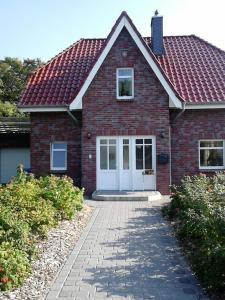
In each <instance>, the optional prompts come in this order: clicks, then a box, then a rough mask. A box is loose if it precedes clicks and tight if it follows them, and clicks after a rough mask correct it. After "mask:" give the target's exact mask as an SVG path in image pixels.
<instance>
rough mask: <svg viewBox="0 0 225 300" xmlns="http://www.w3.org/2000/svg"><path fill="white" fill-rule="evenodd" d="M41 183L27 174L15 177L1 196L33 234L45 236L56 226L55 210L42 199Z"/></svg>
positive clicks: (3, 201) (2, 201)
mask: <svg viewBox="0 0 225 300" xmlns="http://www.w3.org/2000/svg"><path fill="white" fill-rule="evenodd" d="M40 195H41V189H40V187H39V181H38V180H37V179H35V178H34V176H30V175H27V174H25V173H22V174H19V175H18V176H17V177H15V178H14V179H13V180H12V181H11V182H10V183H9V184H8V185H6V187H5V188H4V189H3V191H2V193H1V194H0V201H1V203H3V204H4V205H6V206H8V207H10V209H11V211H12V212H15V213H16V215H17V217H18V218H19V220H21V221H24V222H26V223H27V224H28V225H29V227H30V230H31V231H32V233H33V234H36V235H39V236H45V235H46V233H47V231H48V229H49V228H51V227H53V226H54V225H56V220H55V209H54V207H53V206H52V203H51V202H50V201H46V200H44V199H42V198H41V197H40Z"/></svg>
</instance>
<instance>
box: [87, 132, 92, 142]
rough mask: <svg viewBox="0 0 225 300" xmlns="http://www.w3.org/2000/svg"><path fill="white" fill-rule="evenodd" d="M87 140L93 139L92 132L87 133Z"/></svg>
mask: <svg viewBox="0 0 225 300" xmlns="http://www.w3.org/2000/svg"><path fill="white" fill-rule="evenodd" d="M87 138H88V139H89V140H90V138H91V133H90V132H88V133H87Z"/></svg>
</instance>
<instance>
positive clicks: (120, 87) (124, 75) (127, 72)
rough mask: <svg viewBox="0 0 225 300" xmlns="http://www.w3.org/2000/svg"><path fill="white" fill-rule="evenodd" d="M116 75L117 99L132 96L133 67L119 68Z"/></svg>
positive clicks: (130, 97)
mask: <svg viewBox="0 0 225 300" xmlns="http://www.w3.org/2000/svg"><path fill="white" fill-rule="evenodd" d="M116 77H117V99H132V98H134V69H133V68H119V69H117V73H116Z"/></svg>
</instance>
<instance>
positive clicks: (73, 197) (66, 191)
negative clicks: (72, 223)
mask: <svg viewBox="0 0 225 300" xmlns="http://www.w3.org/2000/svg"><path fill="white" fill-rule="evenodd" d="M40 187H41V191H42V193H41V196H42V197H43V198H44V199H45V200H47V201H51V202H52V205H53V206H54V207H55V208H56V210H57V217H58V219H71V218H72V217H73V216H74V213H75V211H76V210H80V209H81V208H82V206H83V190H80V189H79V188H77V187H74V185H73V181H72V179H71V178H69V177H67V176H63V177H56V176H46V177H41V178H40Z"/></svg>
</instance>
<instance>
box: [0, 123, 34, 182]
mask: <svg viewBox="0 0 225 300" xmlns="http://www.w3.org/2000/svg"><path fill="white" fill-rule="evenodd" d="M19 164H22V165H23V166H24V169H27V170H29V169H30V121H29V119H25V118H24V119H21V118H20V119H19V118H0V182H1V183H7V182H8V181H9V180H10V178H11V177H12V176H15V175H16V170H17V166H18V165H19Z"/></svg>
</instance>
